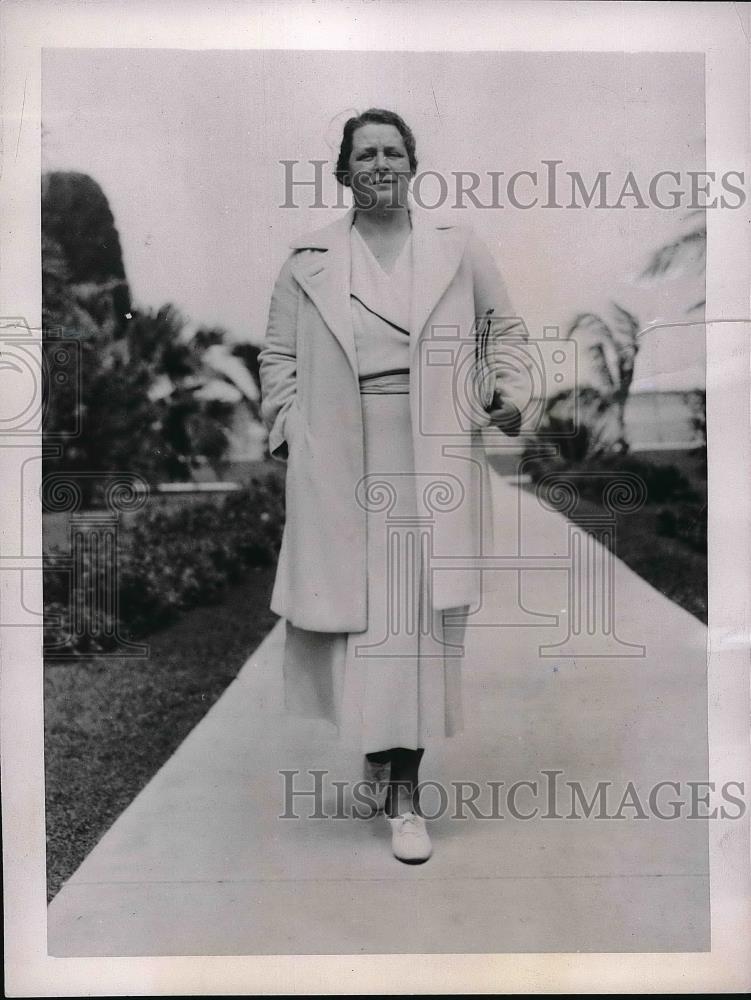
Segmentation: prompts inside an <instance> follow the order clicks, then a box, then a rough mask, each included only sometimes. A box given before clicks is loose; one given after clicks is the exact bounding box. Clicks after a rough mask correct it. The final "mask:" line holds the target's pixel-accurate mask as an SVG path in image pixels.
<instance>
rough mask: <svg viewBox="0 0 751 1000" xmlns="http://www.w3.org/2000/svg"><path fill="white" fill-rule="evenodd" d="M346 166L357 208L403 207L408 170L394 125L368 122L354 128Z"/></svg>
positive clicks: (406, 159) (410, 175) (409, 172)
mask: <svg viewBox="0 0 751 1000" xmlns="http://www.w3.org/2000/svg"><path fill="white" fill-rule="evenodd" d="M347 168H348V170H349V176H350V185H351V187H352V193H353V195H354V199H355V205H356V206H357V207H358V208H360V209H378V208H400V207H406V205H407V190H408V188H409V182H410V179H411V177H412V170H411V167H410V164H409V155H408V154H407V149H406V147H405V145H404V140H403V139H402V135H401V132H400V131H399V129H398V128H397V127H396V126H395V125H381V124H376V123H371V122H368V123H367V124H366V125H361V126H360V127H359V128H357V129H355V131H354V132H353V134H352V152H351V153H350V156H349V161H348V163H347Z"/></svg>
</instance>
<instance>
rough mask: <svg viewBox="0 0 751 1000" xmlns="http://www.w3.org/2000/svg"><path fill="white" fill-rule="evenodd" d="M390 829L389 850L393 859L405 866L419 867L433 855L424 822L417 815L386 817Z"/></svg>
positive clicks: (408, 813) (412, 813)
mask: <svg viewBox="0 0 751 1000" xmlns="http://www.w3.org/2000/svg"><path fill="white" fill-rule="evenodd" d="M386 818H387V819H388V821H389V825H390V827H391V850H392V851H393V852H394V857H395V858H398V859H399V861H403V862H404V863H405V865H421V864H422V863H423V862H424V861H427V860H428V858H429V857H430V855H431V854H432V853H433V845H432V844H431V843H430V837H429V836H428V831H427V830H426V829H425V820H424V819H423V818H422V816H418V815H417V813H414V812H407V813H401V814H400V815H399V816H394V817H391V816H387V817H386Z"/></svg>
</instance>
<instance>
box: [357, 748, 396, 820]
mask: <svg viewBox="0 0 751 1000" xmlns="http://www.w3.org/2000/svg"><path fill="white" fill-rule="evenodd" d="M390 778H391V761H390V760H387V761H386V763H385V764H372V763H371V762H370V761H369V760H368V758H367V757H365V758H364V763H363V769H362V780H363V781H365V782H367V791H368V793H369V798H372V799H375V801H376V806H375V809H374V810H373V815H375V814H376V813H382V812H383V810H384V806H385V804H386V795H387V793H388V790H389V779H390Z"/></svg>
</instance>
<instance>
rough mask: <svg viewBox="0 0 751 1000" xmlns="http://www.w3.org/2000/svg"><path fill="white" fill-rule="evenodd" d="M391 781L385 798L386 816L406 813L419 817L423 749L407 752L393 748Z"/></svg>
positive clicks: (401, 748)
mask: <svg viewBox="0 0 751 1000" xmlns="http://www.w3.org/2000/svg"><path fill="white" fill-rule="evenodd" d="M389 752H390V754H391V780H390V781H389V790H388V795H387V797H386V813H387V815H388V816H391V817H394V816H400V815H403V814H404V813H407V812H416V813H418V815H419V812H420V802H419V792H418V788H417V786H418V784H419V780H420V779H419V770H420V762H421V761H422V757H423V754H424V753H425V749H424V748H423V747H419V748H418V749H417V750H407V749H406V748H405V747H394V748H393V749H392V750H391V751H389Z"/></svg>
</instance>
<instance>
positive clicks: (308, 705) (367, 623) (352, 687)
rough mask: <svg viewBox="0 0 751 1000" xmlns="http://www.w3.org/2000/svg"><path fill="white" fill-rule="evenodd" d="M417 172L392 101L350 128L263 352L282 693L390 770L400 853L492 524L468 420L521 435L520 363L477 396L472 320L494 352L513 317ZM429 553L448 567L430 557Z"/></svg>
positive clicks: (386, 773)
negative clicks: (414, 192)
mask: <svg viewBox="0 0 751 1000" xmlns="http://www.w3.org/2000/svg"><path fill="white" fill-rule="evenodd" d="M416 169H417V159H416V154H415V141H414V137H413V135H412V132H411V131H410V129H409V128H408V127H407V125H406V124H405V123H404V122H403V121H402V119H401V118H400V117H399V116H398V115H397V114H395V113H394V112H391V111H384V110H381V109H370V110H369V111H366V112H364V113H363V114H361V115H359V116H357V117H354V118H351V119H350V120H349V121H348V122H347V123H346V125H345V127H344V134H343V138H342V144H341V150H340V154H339V160H338V163H337V169H336V178H337V181H338V182H339V183H340V184H342V185H344V186H346V187H349V188H351V190H352V194H353V200H354V205H353V207H352V209H350V211H349V212H348V213H347V214H346V215H345V216H344V217H343V218H341V219H338V220H337V221H336V222H334V223H333V224H331V225H329V226H327V227H325V228H323V229H320V230H318V231H316V232H314V233H311V234H309V235H308V236H306V237H303V238H302V239H300V240H297V241H295V242H294V243H293V244H292V248H293V251H294V252H293V254H292V255H291V256H290V257H289V259H288V260H287V262H286V263H285V264H284V266H283V267H282V270H281V273H280V275H279V278H278V279H277V282H276V285H275V287H274V291H273V294H272V300H271V307H270V311H269V322H268V327H267V331H266V339H265V342H264V345H263V347H262V350H261V352H260V356H259V363H260V377H261V389H262V415H263V419H264V422H265V424H266V426H267V428H268V431H269V449H270V452H271V454H272V456H273V457H275V458H277V459H279V460H280V461H285V462H287V481H286V523H285V529H284V536H283V540H282V547H281V551H280V554H279V566H278V570H277V577H276V581H275V585H274V591H273V594H272V600H271V608H272V610H273V611H275V612H276V613H277V614H279V615H280V616H282V617H284V618H285V619H286V640H285V657H284V676H285V694H286V701H287V706H288V707H289V708H290V709H292V710H294V711H298V712H300V713H303V714H308V715H314V716H318V717H323V718H328V719H330V720H331V721H332V722H334V723H335V724H336V725H337V726H338V728H339V732H340V736H341V737H342V738H344V739H345V740H347V742H350V743H353V744H354V745H356V746H358V747H359V749H360V750H361V751H362V752H363V753H364V754H365V775H366V777H367V778H369V779H371V780H372V781H374V782H377V783H379V787H381V788H382V787H383V782H384V781H386V780H387V782H388V784H387V786H386V802H385V810H386V814H387V818H388V821H389V824H390V826H391V843H392V850H393V853H394V855H395V857H397V858H398V859H399V860H401V861H404V862H406V863H413V864H414V863H420V862H423V861H426V860H427V859H428V857H429V856H430V854H431V851H432V847H431V843H430V839H429V836H428V833H427V829H426V827H425V821H424V818H423V817H422V815H421V814H420V804H419V795H418V782H419V767H420V762H421V759H422V756H423V753H424V750H425V743H426V741H427V740H428V739H429V738H431V737H438V738H442V737H449V736H451V735H453V734H454V733H455V732H458V731H459V730H460V729H461V728H462V717H461V697H460V695H461V690H460V673H459V670H460V658H461V655H462V653H463V646H462V640H463V632H464V616H465V615H466V613H467V612H468V609H469V607H470V605H472V604H476V603H479V600H480V595H481V580H482V577H481V574H480V571H479V570H478V569H477V568H476V567H475V566H473V565H472V557H473V556H480V555H482V554H487V551H488V543H489V539H490V538H491V537H492V522H491V521H490V519H489V517H488V512H489V506H490V504H489V498H490V489H489V473H488V466H487V460H486V458H485V454H484V451H483V449H482V439H481V436H480V431H481V429H482V428H483V427H486V426H488V425H489V424H491V423H493V424H494V425H496V426H499V427H501V428H502V429H504V430H505V431H506V432H507V433H512V434H513V433H518V430H519V424H520V410H521V408H522V406H523V402H524V401H523V399H522V394H523V386H522V384H521V383H520V381H519V379H518V378H514V377H513V374H511V375H509V373H508V372H506V373H505V374H504V375H501V374H500V373H497V374H493V373H492V372H491V379H494V380H495V381H494V382H493V383H492V384H491V395H492V402H491V401H490V400H488V399H487V396H486V399H485V402H486V406H485V408H483V406H482V405H478V393H477V376H478V371H480V369H478V367H477V363H476V350H475V348H476V330H477V324H476V322H475V320H476V318H477V317H485V318H487V317H493V322H492V324H491V325H490V326H488V325H487V324H486V326H485V332H486V333H487V332H488V331H490V332H491V334H492V335H491V337H490V339H489V344H490V350H491V354H490V361H491V364H492V361H493V356H492V349H493V348H494V347H495V346H496V345H497V344H498V343H500V342H501V339H502V338H503V343H504V344H505V343H506V342H507V341H506V338H509V339H514V338H516V339H518V338H519V337H520V336H521V337H522V338H523V336H524V328H523V324H521V323H520V322H519V321H517V320H515V319H513V318H511V319H509V317H511V316H512V310H511V307H510V304H509V302H508V297H507V295H506V291H505V288H504V284H503V281H502V279H501V277H500V274H499V273H498V271H497V269H496V267H495V264H494V263H493V261H492V258H491V257H490V255H489V253H488V251H487V250H486V249H485V247H484V246H483V245H482V244H481V243H480V241H479V240H478V239H477V238H476V237H475V236H474V234H473V233H472V232H471V230H470V229H469V228H467V227H466V226H458V225H456V224H453V223H450V222H448V223H447V222H445V221H441V220H439V219H436V218H434V217H433V215H432V213H429V212H425V211H417V210H416V209H415V207H414V206H413V205H411V203H410V200H409V197H408V195H409V184H410V181H411V179H412V178H413V177H414V174H415V172H416ZM495 317H497V319H495ZM446 338H448V339H446ZM439 341H440V344H439V345H438V346H440V348H441V350H440V351H439V354H440V355H441V357H438V355H436V352H435V351H433V357H432V360H431V349H432V346H433V345H434V344H438V342H439ZM452 352H453V353H452ZM449 355H452V357H453V361H450V363H448V364H447V362H446V358H448V357H449ZM442 359H443V360H442ZM467 365H469V368H467ZM463 371H468V372H469V377H468V378H464V380H462V378H461V377H460V378H459V379H458V380H457V378H456V374H457V372H458V373H459V375H460V376H461V375H462V372H463ZM485 374H486V375H487V370H486V372H485ZM447 379H448V381H447ZM465 385H467V386H468V387H469V389H468V391H467V392H466V394H465V393H464V391H463V389H462V387H463V386H465ZM457 386H458V387H459V390H458V391H459V395H460V396H462V397H463V398H461V399H460V398H458V396H457ZM493 388H495V393H494V394H493V393H492V390H493ZM465 395H466V398H464V396H465ZM465 404H466V405H465ZM446 445H452V446H453V447H446ZM410 539H411V541H410ZM434 556H439V557H443V556H446V557H449V559H451V558H453V559H454V560H455V562H454V564H452V563H451V562H449V564H448V571H444V572H434V571H433V569H432V566H431V558H433V557H434ZM485 589H487V587H486V588H485Z"/></svg>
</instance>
